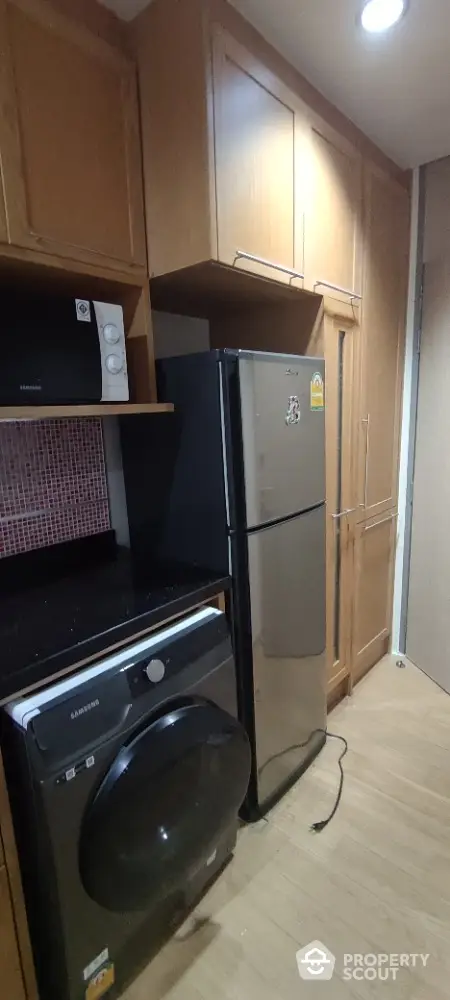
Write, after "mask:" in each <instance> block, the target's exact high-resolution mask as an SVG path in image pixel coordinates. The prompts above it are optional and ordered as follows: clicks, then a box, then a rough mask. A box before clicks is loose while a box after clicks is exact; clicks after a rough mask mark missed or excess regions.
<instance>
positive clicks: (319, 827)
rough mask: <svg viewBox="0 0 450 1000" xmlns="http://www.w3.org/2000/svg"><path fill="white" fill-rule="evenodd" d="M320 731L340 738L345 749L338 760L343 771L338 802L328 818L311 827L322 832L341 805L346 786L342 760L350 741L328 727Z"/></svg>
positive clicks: (336, 738) (337, 738)
mask: <svg viewBox="0 0 450 1000" xmlns="http://www.w3.org/2000/svg"><path fill="white" fill-rule="evenodd" d="M320 732H324V733H325V736H326V737H327V738H328V737H329V738H330V739H332V740H340V742H341V743H343V744H344V749H343V751H342V753H341V756H340V757H339V760H338V766H339V770H340V772H341V776H340V779H339V788H338V793H337V796H336V802H335V803H334V806H333V808H332V810H331V812H330V815H329V816H328V817H327V819H321V820H320V821H319V822H318V823H313V824H312V826H311V827H310V830H311V831H312V833H321V832H322V830H324V829H325V827H326V826H328V824H329V823H331V820H332V819H333V816H334V815H335V814H336V813H337V810H338V807H339V803H340V801H341V796H342V789H343V787H344V768H343V766H342V761H343V759H344V757H345V755H346V753H347V751H348V743H347V740H346V739H345V737H344V736H337V735H336V733H329V732H328V730H327V729H322V730H320Z"/></svg>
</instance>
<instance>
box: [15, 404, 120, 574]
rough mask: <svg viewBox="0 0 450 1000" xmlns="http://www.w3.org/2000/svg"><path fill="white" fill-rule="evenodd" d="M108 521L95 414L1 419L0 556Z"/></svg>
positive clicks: (90, 531)
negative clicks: (88, 416) (83, 416)
mask: <svg viewBox="0 0 450 1000" xmlns="http://www.w3.org/2000/svg"><path fill="white" fill-rule="evenodd" d="M110 527H111V523H110V515H109V502H108V486H107V478H106V470H105V457H104V451H103V437H102V425H101V420H100V419H98V418H92V419H90V418H86V419H84V418H83V419H82V418H76V419H75V418H74V419H68V420H27V421H8V422H0V559H1V558H4V557H5V556H11V555H15V554H17V553H19V552H29V551H30V550H31V549H39V548H43V547H45V546H47V545H55V544H56V543H57V542H67V541H70V540H71V539H74V538H82V537H85V536H86V535H95V534H98V533H99V532H101V531H107V530H108V529H109V528H110Z"/></svg>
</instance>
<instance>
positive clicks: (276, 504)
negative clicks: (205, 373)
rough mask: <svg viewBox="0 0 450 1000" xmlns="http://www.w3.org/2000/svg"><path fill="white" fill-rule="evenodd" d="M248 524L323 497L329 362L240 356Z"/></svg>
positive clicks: (298, 508)
mask: <svg viewBox="0 0 450 1000" xmlns="http://www.w3.org/2000/svg"><path fill="white" fill-rule="evenodd" d="M238 369H239V388H240V406H241V420H242V440H243V452H244V480H245V495H246V523H247V527H248V528H253V527H257V526H258V525H260V524H264V523H265V522H267V521H271V520H276V519H278V518H282V517H286V516H287V515H289V514H294V513H296V512H297V511H301V510H305V509H307V508H308V507H313V506H314V505H315V504H319V503H322V502H323V500H324V499H325V412H324V404H325V400H324V377H325V362H324V361H323V360H321V359H317V358H302V357H295V356H290V355H274V354H256V353H255V354H249V353H246V352H242V353H240V354H239V361H238Z"/></svg>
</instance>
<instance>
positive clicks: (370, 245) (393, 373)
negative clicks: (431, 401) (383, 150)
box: [358, 169, 409, 520]
mask: <svg viewBox="0 0 450 1000" xmlns="http://www.w3.org/2000/svg"><path fill="white" fill-rule="evenodd" d="M365 194H366V247H365V264H364V281H363V301H362V350H361V397H360V420H359V449H358V451H359V473H358V480H359V489H358V497H359V502H360V503H361V515H360V516H361V519H364V520H365V519H367V518H369V517H373V516H374V515H375V514H381V513H382V512H383V511H387V510H391V509H392V508H393V507H395V506H396V503H397V495H398V450H399V432H400V414H401V401H402V372H403V353H404V340H405V318H406V283H407V277H408V246H409V243H408V237H409V197H408V195H407V193H406V191H405V190H404V189H402V188H399V187H398V186H396V185H395V184H394V183H393V182H392V181H391V180H389V178H387V177H385V176H384V175H381V174H379V173H377V172H376V171H375V169H373V170H372V169H370V170H367V172H366V185H365Z"/></svg>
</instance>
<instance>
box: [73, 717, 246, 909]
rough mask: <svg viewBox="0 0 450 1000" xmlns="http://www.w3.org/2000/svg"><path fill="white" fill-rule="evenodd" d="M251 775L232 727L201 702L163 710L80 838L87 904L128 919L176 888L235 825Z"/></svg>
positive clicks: (133, 745)
mask: <svg viewBox="0 0 450 1000" xmlns="http://www.w3.org/2000/svg"><path fill="white" fill-rule="evenodd" d="M249 773H250V747H249V743H248V739H247V736H246V733H245V732H244V729H243V728H242V726H241V725H240V723H239V722H237V720H236V719H234V718H232V716H230V715H228V713H227V712H224V711H223V710H222V709H221V708H219V707H218V706H217V705H215V704H213V703H212V702H209V701H206V700H204V699H200V698H198V699H194V698H192V699H190V700H189V701H188V700H187V699H183V700H181V702H180V703H179V704H177V703H176V702H173V703H172V704H167V706H166V712H165V714H163V715H161V716H159V717H157V718H156V719H153V720H150V722H149V725H148V726H147V727H146V728H145V729H144V730H142V731H138V733H137V734H136V735H135V736H134V737H133V738H132V739H131V740H130V741H129V742H128V743H127V744H126V745H125V746H124V747H123V748H122V750H121V751H120V752H119V754H118V756H117V757H116V759H115V761H114V762H113V764H112V765H111V767H110V769H109V771H108V772H107V774H106V776H105V777H104V778H103V781H102V782H101V784H100V786H99V788H98V789H97V791H96V794H95V796H94V798H93V801H92V802H91V804H90V805H89V806H88V810H87V812H86V815H85V817H84V819H83V825H82V830H81V837H80V873H81V878H82V881H83V884H84V887H85V889H86V891H87V893H88V895H89V896H90V897H91V898H92V899H94V900H95V901H96V902H97V903H99V904H100V905H101V906H103V907H105V908H106V909H107V910H112V911H114V912H115V911H118V912H122V913H124V912H126V911H134V910H139V909H148V908H150V907H151V906H152V905H154V904H155V903H157V902H158V901H160V900H161V899H163V898H165V896H168V895H169V894H170V892H172V891H174V890H176V889H179V888H180V887H181V886H182V885H183V882H184V880H185V879H186V878H187V877H188V876H189V875H190V874H191V873H192V871H193V869H195V868H197V866H199V865H200V864H201V862H202V861H206V859H207V858H208V855H209V854H210V853H211V851H212V850H214V845H215V843H217V840H218V839H219V838H220V836H222V835H223V834H224V832H225V831H226V830H227V828H228V826H229V825H230V824H231V823H232V822H233V819H234V818H235V817H236V816H237V812H238V810H239V808H240V806H241V804H242V801H243V799H244V796H245V793H246V791H247V784H248V778H249Z"/></svg>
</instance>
